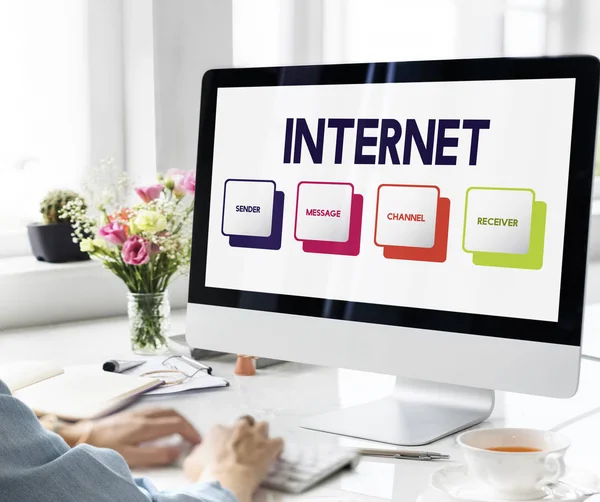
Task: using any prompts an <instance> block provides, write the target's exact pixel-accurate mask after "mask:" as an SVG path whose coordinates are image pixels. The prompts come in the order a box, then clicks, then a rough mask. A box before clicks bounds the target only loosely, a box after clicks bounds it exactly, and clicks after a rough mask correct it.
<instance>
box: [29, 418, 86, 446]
mask: <svg viewBox="0 0 600 502" xmlns="http://www.w3.org/2000/svg"><path fill="white" fill-rule="evenodd" d="M39 420H40V423H41V424H42V427H44V429H46V430H47V431H50V432H54V433H55V434H58V435H59V436H60V437H61V438H63V439H64V441H65V443H67V444H68V445H69V446H70V447H71V448H73V447H74V446H77V445H78V444H83V443H86V442H87V439H88V438H89V436H90V434H91V432H92V430H93V422H91V421H88V420H82V421H79V422H75V423H69V422H63V421H62V420H60V419H59V418H58V417H57V416H56V415H44V416H41V417H39Z"/></svg>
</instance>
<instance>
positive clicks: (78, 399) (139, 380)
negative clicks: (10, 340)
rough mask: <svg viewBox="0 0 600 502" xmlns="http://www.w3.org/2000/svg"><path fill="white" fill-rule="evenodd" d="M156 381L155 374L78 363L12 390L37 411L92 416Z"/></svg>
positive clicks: (74, 417)
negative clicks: (138, 374) (124, 372)
mask: <svg viewBox="0 0 600 502" xmlns="http://www.w3.org/2000/svg"><path fill="white" fill-rule="evenodd" d="M158 383H159V380H157V379H154V378H143V377H134V376H130V375H121V374H118V373H108V372H106V371H102V370H101V369H100V368H99V367H89V366H78V367H73V368H67V369H65V372H64V373H63V374H62V375H59V376H57V377H55V378H51V379H49V380H44V381H42V382H40V383H38V384H36V385H33V386H30V387H27V388H24V389H21V390H19V391H17V392H15V397H17V398H18V399H20V400H21V401H23V402H24V403H25V404H26V405H27V406H29V407H30V408H31V409H33V410H34V411H35V412H36V413H38V414H47V413H49V414H56V415H58V416H59V417H60V418H64V419H67V420H79V419H85V418H95V417H97V416H100V415H104V414H106V413H109V412H111V411H114V410H115V409H117V408H119V407H120V406H122V405H124V404H125V403H126V402H127V401H128V400H129V399H131V398H133V397H135V396H136V395H137V394H139V393H141V392H143V391H145V390H146V389H148V388H151V387H153V386H155V385H156V384H158Z"/></svg>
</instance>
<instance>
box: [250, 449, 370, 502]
mask: <svg viewBox="0 0 600 502" xmlns="http://www.w3.org/2000/svg"><path fill="white" fill-rule="evenodd" d="M359 460H360V455H359V453H358V452H357V451H355V450H350V449H343V448H339V447H334V446H324V445H300V444H293V443H292V444H289V443H287V442H286V443H285V447H284V451H283V453H282V455H281V458H280V459H279V460H278V461H277V463H276V464H275V465H274V466H273V468H272V469H271V471H270V472H269V474H268V476H267V479H266V480H265V481H263V483H262V485H263V486H264V487H266V488H273V489H275V490H280V491H282V492H288V493H301V492H303V491H305V490H308V489H309V488H311V487H313V486H314V485H316V484H317V483H319V482H321V481H323V480H324V479H325V478H327V477H329V476H331V475H332V474H335V473H336V472H337V471H339V470H341V469H343V468H345V467H351V468H354V467H356V465H357V464H358V462H359Z"/></svg>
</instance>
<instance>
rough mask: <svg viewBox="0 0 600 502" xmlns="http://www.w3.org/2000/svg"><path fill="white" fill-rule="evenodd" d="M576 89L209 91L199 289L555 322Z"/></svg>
mask: <svg viewBox="0 0 600 502" xmlns="http://www.w3.org/2000/svg"><path fill="white" fill-rule="evenodd" d="M574 89H575V80H574V79H548V80H508V81H473V82H429V83H386V84H362V85H333V86H282V87H254V88H224V89H219V90H218V95H217V111H216V123H215V142H214V160H213V176H212V187H211V191H212V192H211V193H212V195H211V204H210V221H209V238H208V255H207V268H206V283H205V285H206V286H208V287H216V288H225V289H235V290H244V291H256V292H265V293H274V294H287V295H297V296H306V297H315V298H327V299H333V300H346V301H355V302H365V303H372V304H382V305H393V306H402V307H416V308H424V309H433V310H442V311H455V312H464V313H474V314H488V315H495V316H504V317H515V318H523V319H535V320H545V321H557V319H558V308H559V294H560V282H561V267H562V254H563V253H562V251H563V239H564V227H565V212H566V201H567V183H568V173H569V156H570V144H571V127H572V117H573V100H574ZM319 119H322V120H321V125H322V126H323V133H322V135H320V134H319V124H320V122H319ZM331 119H349V122H348V121H347V122H345V124H346V125H348V124H352V125H351V126H350V125H348V127H347V128H345V129H342V128H340V127H338V126H339V123H336V122H330V120H331ZM364 119H370V120H367V121H365V120H364ZM384 119H385V122H384ZM474 120H475V121H478V122H469V121H474ZM430 121H432V123H433V126H432V127H433V129H432V131H433V134H434V136H433V142H432V143H431V145H429V144H428V143H427V139H428V138H429V132H430V130H429V127H430ZM336 124H337V125H336ZM384 124H385V127H384ZM457 124H458V127H456V125H457ZM473 124H476V125H473ZM486 124H487V126H488V127H486ZM398 128H399V129H398ZM415 128H416V129H415ZM399 130H400V131H401V134H400V136H399V138H398V139H396V138H394V135H395V134H397V133H398V131H399ZM416 130H418V133H419V134H420V135H421V137H422V139H423V143H424V144H423V148H421V149H419V148H418V146H419V145H417V143H418V141H417V140H415V139H414V136H415V134H416V132H415V131H416ZM306 131H308V135H307V132H306ZM340 131H342V132H343V147H342V146H341V145H340V143H341V141H340ZM361 131H362V132H361ZM475 132H477V133H478V141H477V142H475V143H477V144H476V145H474V139H475V136H476V135H477V134H476V133H475ZM359 136H360V137H359ZM452 138H456V142H455V141H453V139H452ZM310 140H312V141H314V142H315V146H316V149H314V150H311V149H310V148H309V146H311V144H310ZM382 142H383V143H384V148H382ZM357 143H358V147H357ZM407 143H410V145H411V149H410V155H408V156H406V154H407V151H406V150H407V149H406V144H407ZM455 143H457V146H453V145H454V144H455ZM307 145H308V146H307ZM429 146H431V148H429ZM393 152H396V153H397V159H394V155H393ZM474 153H475V155H474ZM298 154H299V155H300V157H299V159H298V158H296V156H297V155H298ZM383 154H385V158H384V156H383ZM321 155H322V156H321ZM405 156H406V158H405ZM429 156H431V163H430V164H429V161H430V159H429ZM453 156H454V157H456V160H455V161H454V160H453V159H452V158H451V157H453ZM336 160H337V161H338V162H337V163H336ZM295 161H298V162H295ZM371 161H374V162H375V164H370V163H369V162H371ZM396 161H398V162H399V163H395V162H396ZM273 184H274V186H273ZM273 188H274V189H273ZM277 194H279V197H280V199H277V196H278V195H277ZM274 197H275V198H274ZM281 197H283V198H284V203H283V209H282V210H281V213H282V214H281V217H280V218H279V219H278V218H277V214H278V211H279V209H281V207H280V206H281V205H280V202H281ZM448 205H449V211H448ZM361 206H362V207H361ZM278 208H279V209H278ZM224 209H225V210H224ZM297 211H298V214H297ZM253 237H254V239H253Z"/></svg>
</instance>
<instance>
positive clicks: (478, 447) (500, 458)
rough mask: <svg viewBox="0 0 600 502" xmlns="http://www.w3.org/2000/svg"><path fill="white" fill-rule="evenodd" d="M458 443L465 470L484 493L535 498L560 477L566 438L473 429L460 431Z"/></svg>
mask: <svg viewBox="0 0 600 502" xmlns="http://www.w3.org/2000/svg"><path fill="white" fill-rule="evenodd" d="M458 444H459V445H460V447H461V448H462V451H463V453H464V456H465V459H466V461H467V465H468V467H469V473H470V474H471V475H472V476H473V477H474V478H475V479H476V480H478V481H479V482H480V483H481V485H482V488H484V489H485V490H486V491H487V493H488V495H490V496H492V497H496V498H499V499H504V500H536V499H539V498H542V497H544V496H546V495H547V488H548V486H549V485H552V484H554V483H557V482H558V481H559V480H560V478H562V477H563V476H564V474H565V461H564V457H565V453H566V452H567V449H568V448H569V446H570V441H569V439H568V438H567V437H566V436H563V435H562V434H558V433H555V432H546V431H540V430H534V429H477V430H472V431H468V432H464V433H463V434H461V435H460V436H459V437H458ZM498 450H501V451H498ZM502 450H503V451H502Z"/></svg>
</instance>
